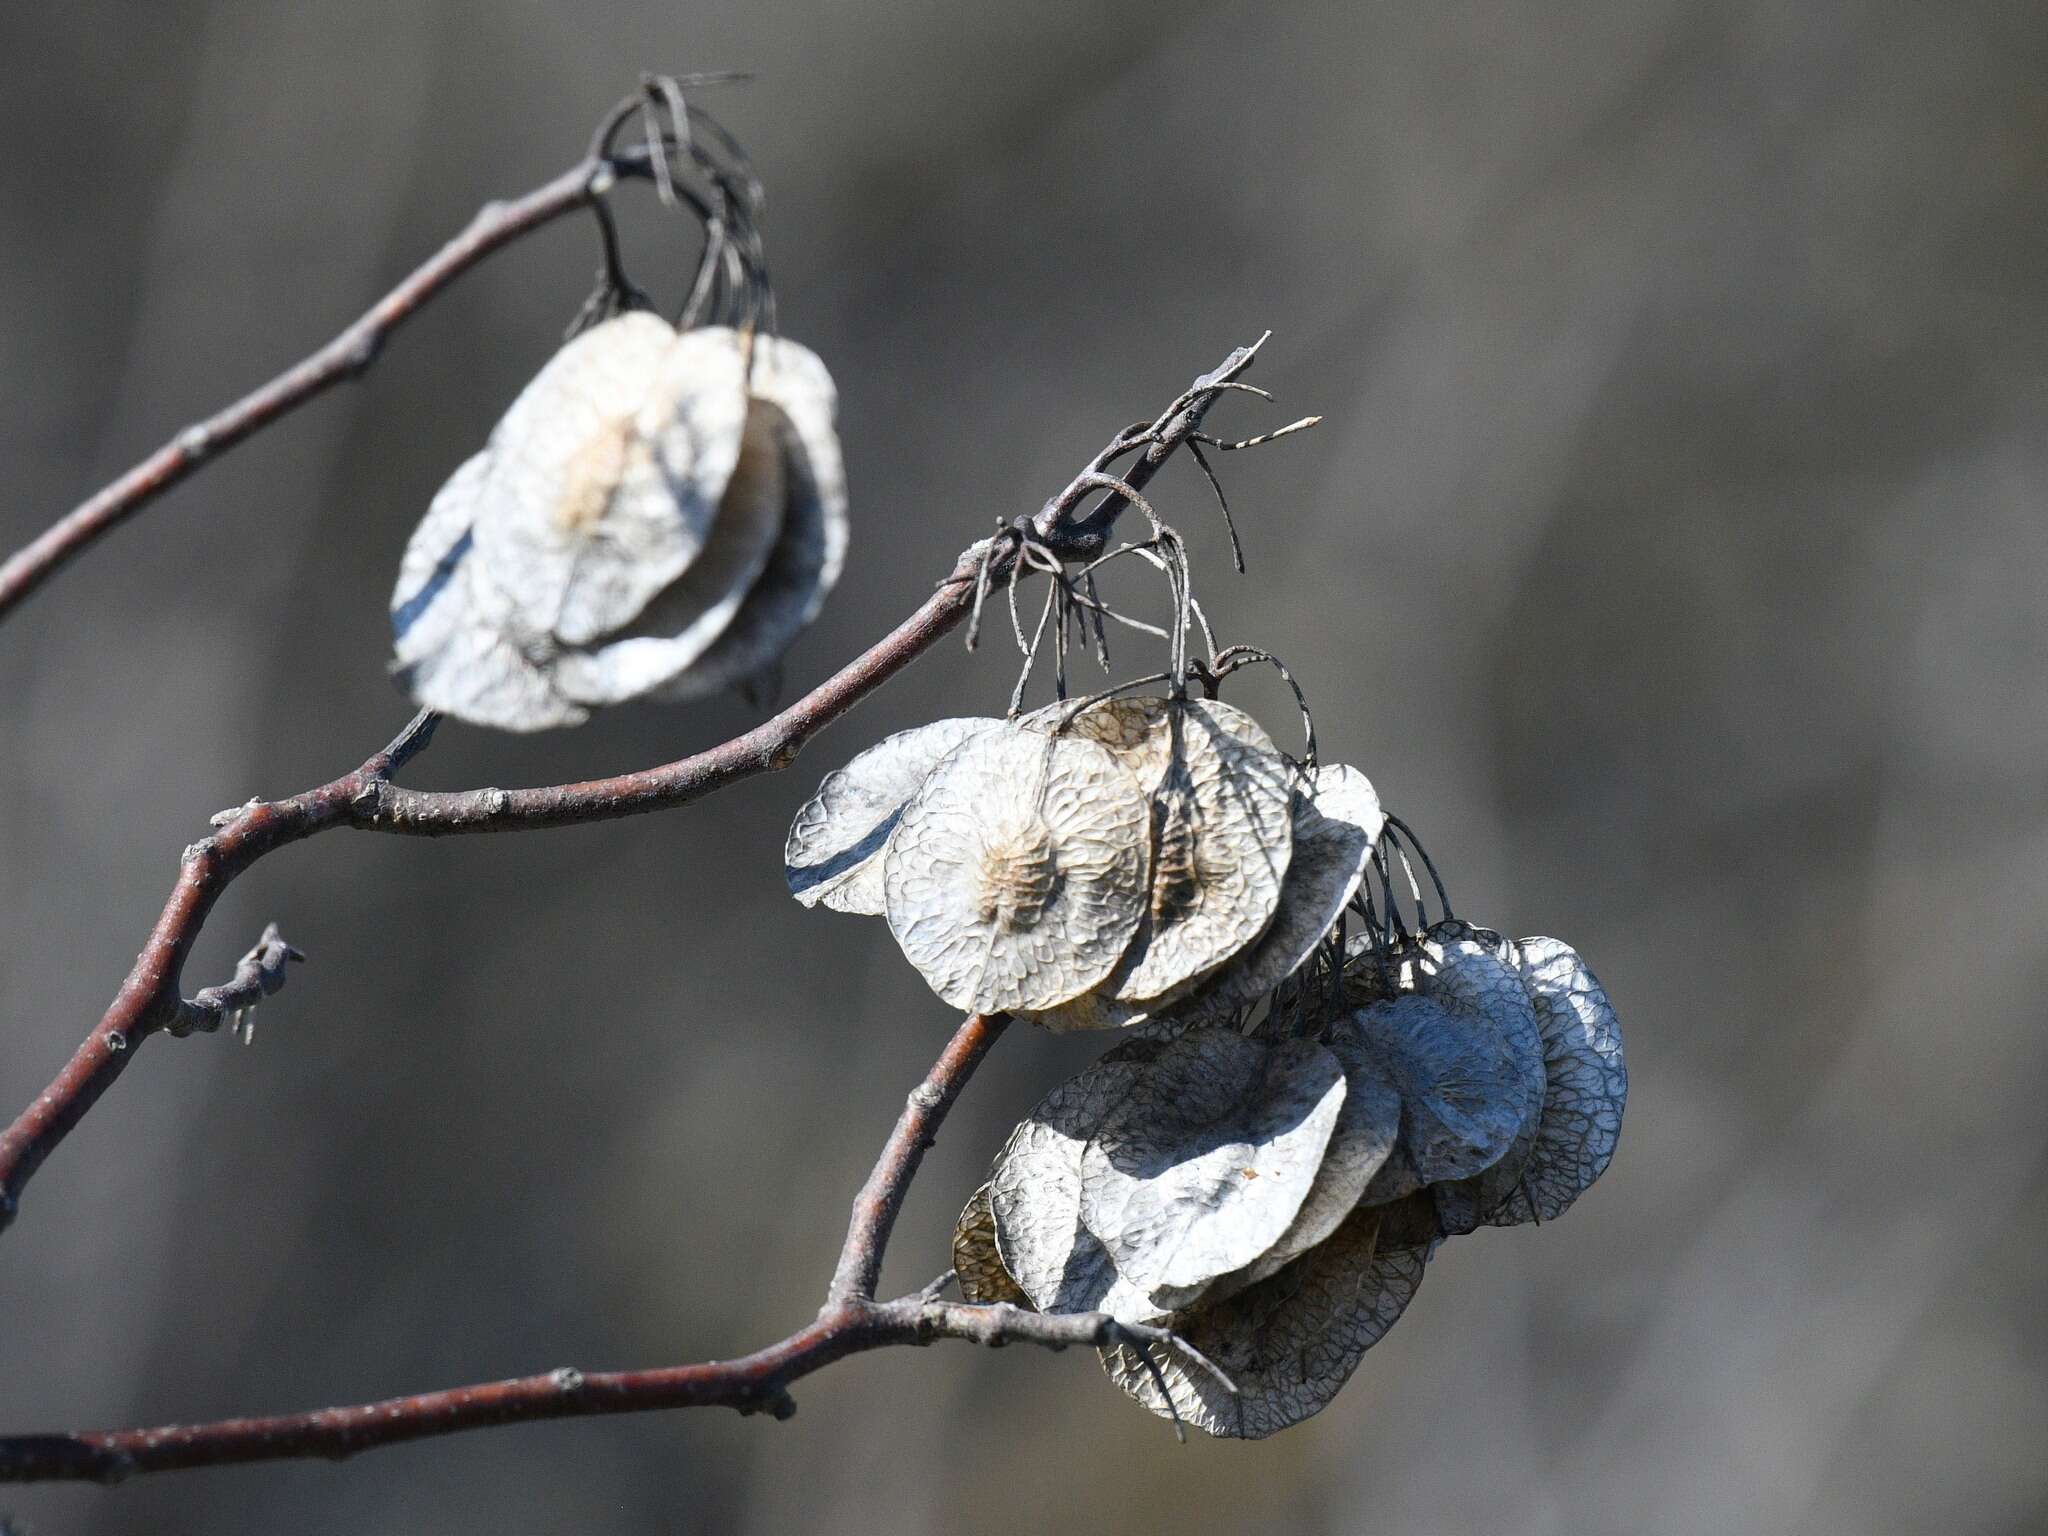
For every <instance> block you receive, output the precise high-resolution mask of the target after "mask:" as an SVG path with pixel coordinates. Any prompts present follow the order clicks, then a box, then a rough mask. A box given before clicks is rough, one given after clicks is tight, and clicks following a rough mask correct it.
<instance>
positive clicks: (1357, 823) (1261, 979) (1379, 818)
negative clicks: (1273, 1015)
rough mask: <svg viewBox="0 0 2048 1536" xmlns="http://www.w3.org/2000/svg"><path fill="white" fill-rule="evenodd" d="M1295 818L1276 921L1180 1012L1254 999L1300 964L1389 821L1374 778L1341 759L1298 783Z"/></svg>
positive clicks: (1218, 1012) (1209, 1011)
mask: <svg viewBox="0 0 2048 1536" xmlns="http://www.w3.org/2000/svg"><path fill="white" fill-rule="evenodd" d="M1293 817H1294V851H1293V854H1292V856H1291V858H1290V860H1289V862H1288V865H1287V878H1286V880H1285V881H1284V882H1283V883H1282V885H1281V888H1280V904H1279V906H1278V907H1277V908H1276V909H1275V911H1274V913H1273V921H1272V922H1271V923H1270V924H1269V925H1268V926H1267V928H1266V931H1265V933H1264V934H1263V935H1262V936H1261V937H1260V938H1259V940H1258V942H1257V943H1255V944H1253V945H1251V946H1249V947H1248V948H1246V949H1245V950H1244V951H1243V953H1241V954H1240V955H1238V957H1237V958H1236V959H1235V960H1233V961H1231V962H1230V964H1228V965H1227V966H1225V967H1223V968H1222V969H1221V970H1220V971H1218V972H1217V973H1216V975H1215V977H1214V978H1213V979H1212V980H1211V981H1209V982H1208V983H1207V984H1205V985H1204V986H1202V987H1201V989H1200V990H1199V991H1198V992H1197V994H1196V995H1195V996H1194V997H1193V998H1192V999H1191V1000H1189V1001H1188V1002H1187V1003H1186V1004H1184V1005H1183V1006H1182V1008H1181V1009H1180V1010H1179V1011H1180V1012H1182V1013H1184V1014H1186V1015H1189V1016H1191V1017H1192V1018H1194V1019H1196V1020H1198V1021H1204V1022H1206V1021H1211V1020H1220V1019H1222V1018H1224V1017H1226V1016H1228V1015H1230V1014H1234V1013H1236V1012H1237V1010H1238V1009H1240V1008H1248V1007H1250V1006H1251V1005H1252V1004H1253V1003H1256V1002H1257V1001H1258V1000H1259V999H1260V998H1261V997H1264V996H1265V995H1266V994H1267V993H1268V992H1271V991H1272V990H1273V989H1274V988H1275V987H1277V986H1279V985H1280V983H1281V982H1283V981H1285V980H1286V979H1287V978H1288V977H1290V976H1292V975H1293V974H1294V973H1295V972H1296V971H1298V970H1300V969H1301V967H1302V966H1303V964H1305V963H1306V962H1307V960H1308V958H1309V957H1310V956H1311V955H1313V954H1314V953H1315V950H1316V946H1317V945H1318V944H1320V943H1322V942H1323V938H1324V936H1325V935H1327V934H1328V933H1329V931H1330V929H1331V928H1332V927H1333V926H1335V924H1336V922H1337V919H1338V918H1340V917H1341V916H1343V915H1344V908H1345V905H1346V904H1347V903H1348V902H1349V901H1350V900H1351V898H1352V896H1353V895H1355V894H1356V893H1357V891H1358V883H1359V881H1360V880H1362V879H1363V878H1364V877H1365V870H1366V866H1367V864H1368V863H1370V862H1371V859H1372V851H1373V847H1374V845H1375V844H1376V843H1377V842H1378V840H1379V835H1380V828H1381V827H1383V826H1384V825H1386V816H1385V814H1384V813H1383V812H1382V811H1381V809H1380V797H1379V795H1378V794H1377V793H1376V792H1375V791H1374V789H1373V787H1372V783H1371V781H1370V780H1368V779H1367V778H1366V776H1365V775H1364V774H1362V773H1360V772H1359V771H1358V770H1357V769H1356V768H1350V767H1346V766H1345V765H1343V764H1341V763H1332V764H1329V765H1327V766H1325V767H1322V768H1318V769H1316V770H1315V772H1314V774H1313V775H1312V776H1311V778H1310V780H1309V781H1308V782H1307V783H1305V784H1302V785H1299V786H1297V788H1296V789H1295V793H1294V803H1293Z"/></svg>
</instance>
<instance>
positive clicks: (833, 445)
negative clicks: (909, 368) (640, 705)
mask: <svg viewBox="0 0 2048 1536" xmlns="http://www.w3.org/2000/svg"><path fill="white" fill-rule="evenodd" d="M751 388H752V390H753V395H754V398H755V399H756V400H765V401H768V402H771V403H772V404H774V405H776V406H779V407H780V408H781V410H782V412H783V413H784V415H785V416H786V417H787V418H788V421H789V431H788V432H787V433H786V434H785V435H784V454H783V463H782V478H783V484H784V488H785V496H786V504H785V506H784V509H783V517H782V532H781V535H780V537H779V538H778V539H777V540H776V543H775V548H774V550H773V551H772V552H771V553H770V554H769V556H768V564H767V568H766V569H765V570H763V571H762V572H761V576H760V579H759V580H757V581H756V582H755V583H754V585H753V587H752V589H751V590H750V591H749V592H748V593H747V598H746V601H745V602H744V603H742V604H741V605H740V610H739V612H738V613H737V614H735V615H734V616H733V620H732V623H731V624H730V625H728V626H727V627H726V630H725V633H723V634H722V635H720V636H719V637H718V638H717V640H715V641H714V642H713V643H712V645H711V647H710V649H709V650H707V651H705V652H704V654H703V655H701V656H699V657H698V658H697V659H696V661H694V662H692V663H691V664H690V666H689V668H688V670H686V671H685V672H683V673H682V674H681V675H680V676H678V677H676V678H674V679H673V680H672V681H670V682H669V683H667V684H665V685H663V687H661V688H660V689H658V690H657V691H656V692H655V694H654V697H656V698H659V699H662V700H665V701H668V702H674V703H679V702H682V701H684V700H688V699H697V698H703V697H706V696H708V695H710V694H713V693H717V692H720V691H722V690H724V689H727V688H738V687H741V686H743V685H745V684H747V683H748V682H749V681H750V680H751V679H754V678H756V677H758V676H759V675H760V674H761V673H762V672H763V671H764V670H766V669H768V668H771V667H773V666H774V665H775V663H776V662H777V660H779V659H780V657H781V656H782V653H783V652H784V651H786V650H787V649H788V648H789V646H790V643H791V642H792V641H793V640H795V639H796V637H797V635H798V634H800V633H801V632H802V631H803V629H804V628H805V627H806V626H807V625H808V624H809V623H810V622H811V621H812V620H813V619H815V618H816V617H817V616H818V610H819V609H820V608H822V607H823V606H824V603H825V597H826V594H827V593H829V592H830V591H831V590H832V588H833V586H834V585H835V584H836V583H837V582H838V580H839V573H840V570H841V568H842V567H843V566H844V565H845V563H846V544H847V529H848V524H847V515H846V506H847V496H846V471H845V468H844V465H843V462H842V460H841V456H840V451H839V438H838V435H837V433H836V432H835V431H834V428H833V420H834V417H835V415H836V413H837V410H838V395H837V392H836V391H835V390H834V388H833V386H832V376H831V375H830V374H829V373H827V372H826V371H825V365H824V364H823V363H822V362H820V361H819V360H818V358H817V356H816V355H815V354H814V353H812V352H811V351H809V350H808V349H807V348H804V347H801V346H799V345H798V344H797V343H795V342H793V341H789V340H786V339H783V338H779V337H773V336H762V337H759V338H757V339H756V341H755V343H754V374H753V381H752V385H751ZM877 899H878V900H879V892H877ZM877 910H879V908H878V909H877Z"/></svg>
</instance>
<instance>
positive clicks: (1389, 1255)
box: [1101, 1211, 1427, 1440]
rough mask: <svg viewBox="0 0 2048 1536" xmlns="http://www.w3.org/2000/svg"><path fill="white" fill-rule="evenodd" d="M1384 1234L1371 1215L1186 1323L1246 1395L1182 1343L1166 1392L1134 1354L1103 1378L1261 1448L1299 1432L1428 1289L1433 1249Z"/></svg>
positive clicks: (1162, 1357)
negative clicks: (1394, 1241) (1395, 1241)
mask: <svg viewBox="0 0 2048 1536" xmlns="http://www.w3.org/2000/svg"><path fill="white" fill-rule="evenodd" d="M1378 1231H1379V1217H1378V1215H1377V1213H1376V1212H1373V1211H1359V1212H1357V1213H1356V1214H1354V1215H1353V1216H1351V1217H1350V1218H1349V1219H1348V1220H1347V1221H1345V1223H1344V1224H1343V1225H1342V1226H1341V1227H1339V1228H1338V1230H1337V1232H1336V1233H1335V1234H1334V1235H1333V1236H1331V1237H1330V1238H1329V1240H1328V1241H1326V1242H1323V1243H1321V1244H1319V1245H1318V1246H1316V1247H1315V1248H1312V1249H1310V1250H1309V1251H1308V1252H1307V1253H1306V1254H1304V1255H1303V1256H1302V1257H1300V1258H1298V1259H1296V1260H1295V1261H1294V1262H1293V1263H1292V1264H1290V1265H1288V1266H1287V1267H1286V1268H1284V1269H1282V1270H1281V1271H1280V1272H1279V1273H1278V1274H1275V1275H1273V1276H1270V1277H1269V1278H1267V1279H1265V1280H1262V1281H1260V1282H1259V1283H1258V1284H1256V1285H1253V1286H1250V1287H1248V1288H1247V1289H1245V1290H1243V1291H1240V1292H1238V1293H1237V1294H1236V1295H1235V1296H1232V1297H1230V1298H1229V1299H1228V1300H1226V1301H1220V1302H1217V1303H1216V1304H1215V1305H1213V1306H1203V1307H1201V1308H1199V1309H1197V1310H1195V1311H1193V1312H1191V1313H1189V1314H1187V1315H1186V1316H1184V1317H1178V1318H1175V1319H1174V1321H1173V1324H1172V1326H1173V1328H1174V1330H1175V1332H1176V1333H1178V1334H1179V1335H1180V1336H1181V1337H1183V1338H1185V1339H1186V1340H1187V1341H1188V1343H1189V1344H1191V1345H1193V1346H1194V1347H1195V1348H1196V1349H1198V1350H1200V1351H1201V1352H1202V1353H1203V1355H1205V1356H1206V1357H1207V1358H1208V1359H1209V1360H1211V1361H1213V1362H1214V1363H1215V1364H1216V1366H1217V1367H1218V1368H1219V1369H1220V1370H1222V1371H1223V1372H1224V1373H1225V1374H1226V1375H1228V1376H1229V1377H1230V1379H1231V1383H1232V1385H1234V1386H1235V1387H1236V1388H1237V1392H1236V1394H1235V1395H1232V1394H1231V1393H1230V1392H1229V1391H1227V1390H1226V1389H1225V1388H1224V1386H1223V1384H1222V1383H1221V1382H1219V1381H1217V1379H1216V1378H1215V1377H1214V1376H1213V1375H1211V1374H1210V1373H1209V1372H1207V1371H1205V1370H1203V1369H1202V1367H1201V1366H1199V1365H1197V1364H1195V1363H1193V1362H1192V1361H1189V1360H1187V1359H1185V1358H1184V1357H1183V1356H1182V1355H1180V1354H1179V1353H1178V1352H1177V1351H1175V1350H1174V1349H1172V1348H1171V1347H1170V1346H1158V1347H1154V1348H1152V1349H1151V1351H1150V1353H1151V1356H1152V1359H1153V1361H1154V1362H1155V1363H1156V1364H1157V1366H1158V1368H1159V1375H1160V1377H1161V1378H1163V1379H1164V1381H1165V1383H1166V1395H1162V1394H1161V1393H1160V1390H1159V1384H1158V1381H1156V1380H1155V1379H1154V1377H1153V1374H1152V1371H1151V1369H1149V1368H1148V1367H1147V1365H1146V1363H1145V1359H1144V1355H1143V1352H1141V1351H1140V1350H1139V1349H1137V1348H1136V1347H1135V1346H1133V1345H1130V1344H1118V1345H1114V1346H1112V1347H1110V1348H1107V1349H1104V1350H1103V1351H1101V1354H1102V1364H1103V1369H1104V1370H1105V1371H1107V1372H1108V1373H1109V1378H1110V1380H1112V1381H1114V1382H1115V1383H1116V1384H1117V1385H1118V1386H1119V1387H1121V1388H1122V1389H1123V1390H1124V1391H1125V1392H1127V1393H1129V1394H1130V1395H1131V1396H1132V1397H1134V1398H1136V1399H1137V1400H1138V1401H1139V1402H1141V1403H1143V1404H1144V1405H1145V1406H1146V1407H1147V1408H1149V1409H1151V1410H1152V1412H1154V1413H1156V1414H1158V1415H1159V1416H1160V1417H1161V1418H1170V1417H1173V1416H1174V1415H1175V1414H1176V1413H1177V1414H1178V1416H1179V1417H1180V1418H1181V1419H1182V1420H1183V1421H1184V1422H1186V1423H1189V1424H1192V1425H1194V1426H1195V1427H1196V1428H1198V1429H1201V1430H1204V1431H1206V1432H1207V1433H1209V1434H1212V1435H1220V1436H1226V1437H1230V1438H1233V1439H1242V1440H1259V1439H1263V1438H1265V1437H1266V1436H1267V1435H1271V1434H1275V1433H1277V1432H1279V1431H1280V1430H1283V1429H1286V1428H1287V1427H1288V1426H1290V1425H1293V1424H1299V1423H1300V1422H1301V1421H1302V1420H1303V1419H1306V1418H1309V1417H1311V1416H1313V1415H1314V1414H1316V1413H1318V1412H1320V1411H1321V1410H1322V1409H1323V1408H1325V1407H1327V1406H1328V1405H1329V1403H1330V1401H1331V1399H1333V1398H1334V1397H1336V1395H1337V1392H1338V1390H1339V1389H1340V1388H1341V1387H1342V1386H1343V1385H1344V1383H1345V1382H1346V1381H1348V1380H1349V1379H1350V1377H1351V1373H1352V1372H1353V1371H1355V1370H1356V1369H1357V1368H1358V1362H1359V1361H1360V1360H1361V1359H1362V1358H1363V1357H1364V1355H1365V1352H1366V1351H1367V1350H1368V1349H1370V1348H1372V1346H1373V1345H1375V1344H1377V1343H1378V1342H1379V1341H1380V1340H1381V1339H1382V1338H1384V1337H1385V1336H1386V1332H1387V1330H1388V1329H1389V1328H1391V1327H1393V1326H1394V1324H1395V1323H1396V1322H1397V1321H1398V1320H1399V1319H1400V1316H1401V1313H1402V1311H1403V1310H1404V1309H1405V1308H1406V1307H1407V1305H1408V1303H1409V1301H1410V1300H1411V1299H1413V1297H1414V1295H1415V1292H1416V1290H1417V1288H1418V1287H1420V1286H1421V1284H1422V1273H1423V1267H1424V1265H1425V1264H1426V1262H1427V1250H1426V1249H1423V1248H1398V1249H1388V1250H1382V1249H1380V1247H1379V1245H1378V1241H1377V1239H1378ZM1169 1398H1170V1401H1169Z"/></svg>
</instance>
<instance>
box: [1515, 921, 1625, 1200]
mask: <svg viewBox="0 0 2048 1536" xmlns="http://www.w3.org/2000/svg"><path fill="white" fill-rule="evenodd" d="M1516 957H1517V960H1518V969H1519V971H1520V973H1521V977H1522V984H1523V986H1524V987H1526V988H1527V989H1528V993H1529V1000H1530V1002H1531V1003H1532V1004H1534V1006H1535V1010H1536V1023H1537V1027H1538V1029H1539V1030H1540V1032H1541V1033H1542V1036H1543V1068H1544V1077H1545V1083H1546V1086H1545V1089H1544V1094H1543V1112H1542V1115H1541V1116H1540V1118H1539V1120H1538V1123H1537V1127H1536V1139H1535V1145H1534V1147H1533V1148H1532V1149H1531V1151H1530V1153H1529V1161H1528V1163H1527V1165H1526V1166H1525V1167H1524V1168H1523V1169H1522V1177H1521V1183H1520V1194H1519V1197H1518V1198H1514V1199H1510V1200H1507V1201H1505V1202H1503V1203H1502V1204H1501V1205H1500V1206H1499V1207H1497V1208H1496V1209H1495V1210H1494V1212H1493V1213H1492V1214H1491V1215H1490V1216H1489V1217H1488V1218H1487V1219H1488V1220H1489V1221H1490V1222H1492V1223H1493V1224H1494V1225H1496V1226H1512V1225H1514V1224H1515V1223H1517V1222H1522V1221H1528V1220H1531V1219H1532V1217H1533V1219H1535V1220H1539V1221H1552V1220H1555V1219H1556V1218H1557V1217H1559V1216H1562V1215H1563V1214H1564V1213H1565V1212H1566V1211H1567V1210H1568V1209H1570V1207H1571V1204H1572V1202H1573V1201H1574V1200H1576V1199H1578V1197H1579V1196H1580V1195H1582V1194H1584V1193H1585V1192H1586V1191H1587V1190H1588V1189H1589V1188H1591V1187H1592V1184H1593V1181H1594V1180H1595V1179H1597V1178H1599V1177H1600V1175H1601V1174H1603V1173H1605V1172H1606V1171H1607V1165H1608V1163H1610V1162H1611V1161H1613V1158H1614V1147H1615V1143H1616V1142H1617V1141H1618V1140H1620V1137H1621V1116H1622V1111H1623V1109H1624V1108H1626V1106H1627V1104H1628V1064H1627V1062H1626V1061H1625V1060H1624V1059H1623V1057H1622V1050H1621V1020H1620V1019H1619V1018H1618V1017H1616V1015H1615V1012H1614V1005H1613V1004H1612V1003H1610V1002H1609V1001H1608V999H1607V990H1606V988H1604V987H1602V986H1601V985H1600V982H1599V979H1598V978H1597V977H1595V976H1594V975H1593V973H1592V971H1590V970H1589V969H1587V967H1586V962H1585V961H1584V960H1582V959H1580V958H1579V953H1578V951H1577V950H1575V949H1573V948H1572V947H1571V946H1570V945H1569V944H1567V943H1565V942H1564V941H1563V940H1562V939H1543V938H1537V939H1523V940H1522V941H1521V942H1520V943H1519V944H1518V945H1517V946H1516Z"/></svg>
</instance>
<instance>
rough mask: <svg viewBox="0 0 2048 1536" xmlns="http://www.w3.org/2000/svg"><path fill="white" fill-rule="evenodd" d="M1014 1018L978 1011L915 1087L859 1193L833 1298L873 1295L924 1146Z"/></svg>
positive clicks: (835, 1276) (836, 1272)
mask: <svg viewBox="0 0 2048 1536" xmlns="http://www.w3.org/2000/svg"><path fill="white" fill-rule="evenodd" d="M1009 1022H1010V1020H1009V1017H1008V1016H1007V1015H1005V1014H1000V1013H995V1014H979V1013H978V1014H975V1015H974V1016H973V1017H972V1018H970V1019H968V1021H967V1022H966V1023H965V1024H963V1025H961V1026H960V1030H959V1033H957V1034H955V1035H954V1036H953V1040H952V1043H951V1044H950V1045H948V1046H947V1047H946V1050H945V1054H943V1055H942V1056H940V1057H939V1059H938V1061H937V1062H936V1063H934V1064H933V1066H932V1069H931V1071H930V1072H929V1073H928V1074H927V1075H926V1077H925V1080H924V1081H923V1082H921V1083H919V1084H918V1085H917V1086H916V1087H915V1088H913V1089H912V1090H911V1091H910V1100H909V1102H908V1103H906V1104H905V1105H904V1106H903V1114H902V1116H901V1117H900V1118H899V1119H898V1120H897V1121H896V1129H895V1130H894V1131H893V1132H891V1133H890V1136H889V1143H888V1145H887V1146H885V1147H884V1148H883V1149H882V1155H881V1157H880V1159H879V1160H878V1161H877V1162H876V1163H875V1171H874V1172H873V1173H871V1174H869V1175H868V1181H867V1183H865V1184H863V1185H862V1186H861V1188H860V1193H859V1194H858V1195H856V1196H855V1197H854V1201H853V1220H852V1222H851V1223H850V1224H849V1226H848V1227H847V1231H846V1245H845V1246H844V1247H843V1248H842V1249H841V1250H840V1252H839V1267H838V1268H837V1269H836V1270H834V1271H833V1274H832V1287H831V1289H830V1290H829V1291H828V1292H827V1293H826V1296H827V1300H828V1301H829V1302H843V1301H871V1300H873V1299H874V1294H875V1287H876V1285H877V1284H879V1283H880V1282H881V1278H882V1251H883V1249H884V1248H886V1247H887V1246H888V1242H889V1232H890V1229H891V1228H893V1227H894V1226H895V1225H896V1213H897V1212H898V1211H900V1210H901V1209H902V1208H903V1196H904V1193H905V1191H907V1190H908V1189H909V1188H910V1180H911V1178H912V1176H913V1175H915V1174H916V1172H917V1168H918V1164H920V1163H922V1162H923V1161H924V1154H925V1149H926V1148H927V1147H929V1146H931V1144H932V1137H933V1135H934V1134H935V1133H936V1132H937V1130H938V1126H939V1122H940V1121H942V1120H944V1119H945V1118H946V1112H947V1111H948V1110H949V1109H951V1108H952V1107H953V1100H954V1098H955V1097H956V1096H957V1095H958V1094H959V1092H960V1089H961V1087H962V1086H963V1085H964V1084H965V1083H966V1081H967V1079H968V1077H969V1076H971V1075H972V1074H973V1072H974V1069H975V1067H976V1065H978V1064H979V1063H980V1061H981V1058H982V1057H984V1056H986V1055H987V1054H988V1051H989V1047H990V1046H992V1045H994V1044H995V1043H996V1041H997V1040H999V1039H1001V1038H1002V1034H1003V1030H1004V1028H1005V1027H1006V1026H1007V1025H1008V1024H1009Z"/></svg>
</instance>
